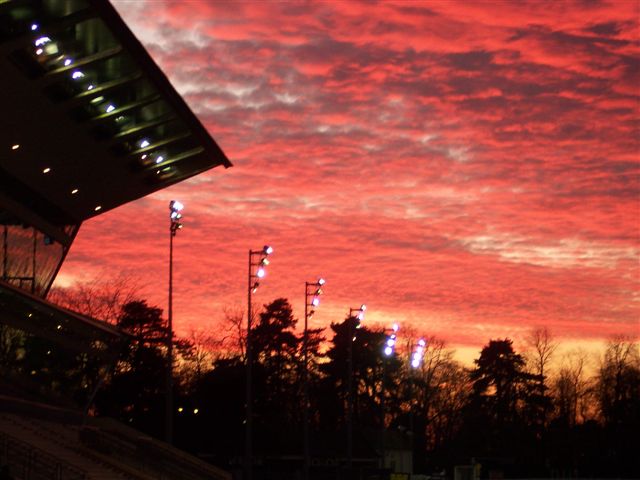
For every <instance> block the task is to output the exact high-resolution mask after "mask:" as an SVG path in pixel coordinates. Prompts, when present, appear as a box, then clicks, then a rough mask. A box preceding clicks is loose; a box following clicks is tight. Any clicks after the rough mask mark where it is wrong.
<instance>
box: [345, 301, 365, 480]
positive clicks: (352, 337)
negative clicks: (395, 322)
mask: <svg viewBox="0 0 640 480" xmlns="http://www.w3.org/2000/svg"><path fill="white" fill-rule="evenodd" d="M366 309H367V306H366V305H365V304H364V303H363V304H362V305H360V308H350V309H349V318H348V321H349V348H348V354H349V371H348V372H347V373H348V376H347V382H348V383H347V469H348V471H349V475H351V471H352V469H353V342H355V341H356V329H358V328H360V322H361V321H362V320H363V319H364V312H365V310H366ZM356 312H357V313H356ZM354 313H355V315H354Z"/></svg>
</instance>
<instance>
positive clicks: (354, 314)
mask: <svg viewBox="0 0 640 480" xmlns="http://www.w3.org/2000/svg"><path fill="white" fill-rule="evenodd" d="M366 310H367V306H366V305H365V304H364V303H363V304H362V305H360V308H350V309H349V318H352V319H354V320H355V322H356V324H355V328H360V327H361V326H362V323H361V322H362V320H364V312H365V311H366ZM352 341H353V342H355V341H356V335H355V332H354V335H353V338H352Z"/></svg>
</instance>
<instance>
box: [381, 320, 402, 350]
mask: <svg viewBox="0 0 640 480" xmlns="http://www.w3.org/2000/svg"><path fill="white" fill-rule="evenodd" d="M399 329H400V327H399V326H398V324H397V323H394V324H393V325H392V326H391V329H390V331H391V333H389V334H388V335H387V339H386V341H385V344H384V350H383V352H384V354H385V356H387V357H390V356H391V355H393V354H394V352H395V348H396V342H397V339H398V336H397V333H398V330H399Z"/></svg>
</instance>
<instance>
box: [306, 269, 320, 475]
mask: <svg viewBox="0 0 640 480" xmlns="http://www.w3.org/2000/svg"><path fill="white" fill-rule="evenodd" d="M324 284H325V280H324V278H320V279H318V280H317V281H316V282H304V334H303V341H302V350H303V357H304V366H303V375H304V376H303V390H304V392H303V402H304V405H303V408H302V412H303V421H302V428H303V436H304V480H309V465H310V463H311V458H310V457H311V455H310V452H309V325H308V324H309V319H310V318H311V317H313V314H314V313H315V308H316V307H317V306H318V305H320V295H322V293H323V292H322V287H323V286H324Z"/></svg>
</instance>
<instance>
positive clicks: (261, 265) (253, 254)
mask: <svg viewBox="0 0 640 480" xmlns="http://www.w3.org/2000/svg"><path fill="white" fill-rule="evenodd" d="M272 253H273V248H271V247H270V246H269V245H265V246H264V247H262V250H249V274H248V275H247V279H248V283H247V342H246V343H247V355H246V360H247V365H246V369H247V372H246V381H247V382H246V405H245V407H246V417H247V418H246V419H245V427H246V432H245V445H244V480H251V476H252V474H253V443H252V442H253V438H252V436H253V393H252V391H251V387H252V384H251V380H252V379H251V370H252V363H253V352H252V345H251V323H252V321H253V312H252V311H251V295H252V294H253V293H255V292H256V290H258V286H259V285H260V280H262V279H263V278H264V276H265V275H266V273H267V272H266V266H267V265H269V259H268V258H267V257H268V256H269V255H271V254H272Z"/></svg>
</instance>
